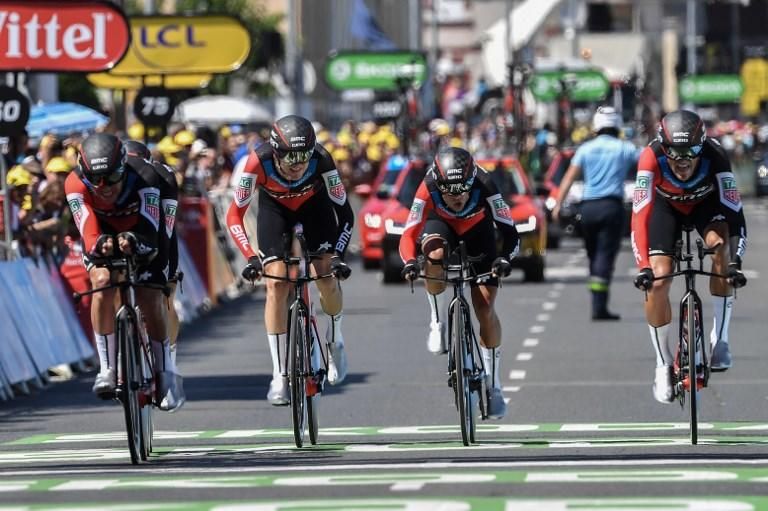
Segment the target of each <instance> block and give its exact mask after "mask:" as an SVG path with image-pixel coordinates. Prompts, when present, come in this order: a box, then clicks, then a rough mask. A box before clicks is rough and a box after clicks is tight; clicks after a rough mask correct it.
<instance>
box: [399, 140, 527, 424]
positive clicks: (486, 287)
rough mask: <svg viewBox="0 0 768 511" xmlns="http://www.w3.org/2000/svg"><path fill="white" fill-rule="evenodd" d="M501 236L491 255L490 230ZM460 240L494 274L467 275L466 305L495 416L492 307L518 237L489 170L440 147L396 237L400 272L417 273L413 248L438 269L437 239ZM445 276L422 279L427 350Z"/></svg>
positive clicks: (438, 334)
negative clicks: (474, 319)
mask: <svg viewBox="0 0 768 511" xmlns="http://www.w3.org/2000/svg"><path fill="white" fill-rule="evenodd" d="M497 231H498V232H499V233H500V235H501V238H502V240H503V248H502V252H501V255H499V256H498V257H497V246H496V233H497ZM462 240H463V241H464V243H465V245H466V247H467V254H468V255H469V256H475V257H477V256H480V255H483V256H484V258H483V260H482V261H481V262H479V263H476V264H475V266H474V268H475V270H476V271H477V273H486V272H489V271H492V272H493V273H494V274H495V275H496V276H494V277H492V278H489V279H487V280H484V281H482V282H477V281H473V282H472V283H471V287H472V306H473V308H474V310H475V315H476V316H477V319H478V322H479V323H480V344H481V348H480V349H481V351H482V354H483V362H484V364H485V367H486V370H487V371H488V374H487V375H486V380H487V386H488V388H489V389H491V390H490V393H489V396H488V397H489V399H488V416H489V417H490V418H492V419H501V418H502V417H504V415H505V414H506V408H507V405H506V403H505V402H504V396H503V395H502V393H501V376H500V374H501V372H500V371H501V369H500V362H501V323H500V322H499V317H498V316H497V315H496V311H495V309H494V302H495V301H496V294H497V291H498V285H499V282H498V277H506V276H508V275H509V273H510V272H511V271H512V267H511V264H510V262H509V261H510V260H511V259H512V258H514V257H515V256H516V255H517V252H518V250H519V245H520V237H519V235H518V233H517V228H515V223H514V221H513V220H512V216H511V214H510V210H509V205H507V203H506V201H505V200H504V198H503V197H502V196H501V193H499V190H498V188H497V187H496V184H495V183H494V182H493V181H492V180H491V177H490V176H489V175H488V173H487V172H486V171H485V170H483V169H482V168H480V167H478V166H477V165H476V164H475V161H474V158H472V155H471V154H469V152H467V151H466V150H464V149H460V148H456V147H449V148H444V149H441V150H440V151H439V152H438V153H437V155H436V156H435V160H434V162H433V163H432V165H431V166H430V168H429V170H428V171H427V175H426V177H425V178H424V181H422V183H421V184H420V185H419V188H418V190H417V191H416V196H415V198H414V200H413V205H412V206H411V212H410V214H409V216H408V221H407V222H406V225H405V230H404V231H403V235H402V237H401V238H400V257H401V258H402V260H403V262H404V263H405V266H404V267H403V277H405V278H406V279H408V280H413V279H415V278H416V277H417V275H418V271H419V268H418V263H417V259H416V257H417V255H418V254H419V252H420V253H422V254H424V255H425V256H426V267H425V273H426V274H427V275H428V276H430V277H435V278H440V277H442V276H443V266H442V264H443V255H444V244H445V242H447V244H448V250H452V249H454V248H456V246H457V245H458V243H459V241H462ZM445 287H446V284H445V283H444V282H439V281H434V280H428V281H427V283H426V288H427V298H428V300H429V305H430V309H431V322H430V334H429V337H428V340H427V348H428V349H429V351H431V352H432V353H436V354H439V353H444V352H445V346H446V343H445V325H446V324H447V322H446V321H445V319H444V318H443V317H442V316H441V315H442V314H446V313H447V312H446V311H447V306H446V299H447V296H446V293H445Z"/></svg>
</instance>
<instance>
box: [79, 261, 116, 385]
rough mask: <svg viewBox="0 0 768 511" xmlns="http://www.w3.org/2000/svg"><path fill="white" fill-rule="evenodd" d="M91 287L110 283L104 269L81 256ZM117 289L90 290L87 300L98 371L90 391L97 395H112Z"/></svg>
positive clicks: (108, 274) (114, 377)
mask: <svg viewBox="0 0 768 511" xmlns="http://www.w3.org/2000/svg"><path fill="white" fill-rule="evenodd" d="M83 260H84V263H85V266H86V268H87V269H88V277H89V278H90V280H91V287H92V289H96V288H99V287H104V286H107V285H109V283H110V272H109V270H108V269H107V268H99V267H95V266H93V265H92V264H90V262H89V261H88V260H87V258H85V257H84V258H83ZM116 297H117V291H116V290H114V289H110V290H107V291H101V292H98V293H94V294H93V296H92V300H91V323H92V324H93V337H94V341H95V343H96V351H97V353H98V355H99V373H98V375H97V376H96V381H95V382H94V385H93V392H94V393H95V394H97V395H99V396H103V397H111V396H112V395H114V392H115V386H116V384H117V341H116V339H115V313H116V309H115V300H116Z"/></svg>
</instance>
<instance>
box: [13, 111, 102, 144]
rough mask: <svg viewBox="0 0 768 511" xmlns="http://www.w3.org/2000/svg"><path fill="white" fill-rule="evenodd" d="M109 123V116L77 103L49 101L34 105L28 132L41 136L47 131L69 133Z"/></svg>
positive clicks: (59, 133) (89, 129)
mask: <svg viewBox="0 0 768 511" xmlns="http://www.w3.org/2000/svg"><path fill="white" fill-rule="evenodd" d="M107 123H109V117H107V116H105V115H102V114H100V113H99V112H97V111H96V110H93V109H92V108H88V107H87V106H83V105H79V104H77V103H48V104H44V105H36V106H33V107H32V111H31V112H30V115H29V122H28V123H27V133H28V134H29V136H30V137H32V138H39V137H42V136H43V135H45V134H46V133H52V134H54V135H69V134H70V133H76V132H83V131H92V130H95V129H96V128H100V127H102V126H105V125H106V124H107Z"/></svg>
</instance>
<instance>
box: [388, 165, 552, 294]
mask: <svg viewBox="0 0 768 511" xmlns="http://www.w3.org/2000/svg"><path fill="white" fill-rule="evenodd" d="M477 163H478V165H480V166H481V167H483V168H484V169H485V170H487V171H488V172H489V173H490V174H491V177H492V178H493V180H494V182H496V185H497V186H498V187H499V190H500V191H501V193H502V195H504V197H506V199H507V201H508V202H509V203H510V206H511V210H512V211H511V212H512V218H513V220H514V221H515V224H516V225H517V230H518V232H519V233H520V255H519V256H518V257H517V258H515V260H513V261H512V265H513V266H514V267H516V268H520V269H522V270H523V273H524V278H525V280H526V281H531V282H540V281H542V280H544V265H545V263H544V255H545V251H546V236H547V223H546V217H545V214H544V211H543V209H542V207H541V205H540V204H539V201H538V200H537V198H536V197H535V196H534V195H533V191H532V189H531V186H530V183H529V181H528V177H527V176H526V174H525V171H523V169H522V167H521V166H520V162H518V161H517V159H516V158H502V159H479V160H477ZM426 170H427V164H426V162H424V161H419V160H417V161H414V162H412V165H410V166H409V169H408V172H405V171H403V172H402V173H401V175H400V177H399V178H398V182H399V185H400V186H399V189H398V193H397V194H396V195H395V196H393V197H392V198H391V199H389V201H387V206H386V207H385V209H384V211H383V212H382V214H381V217H382V219H383V221H384V228H385V231H386V235H385V237H384V241H383V244H382V248H383V251H384V257H383V259H382V266H381V267H382V273H383V280H384V282H400V281H401V280H402V278H401V276H400V272H401V270H402V267H403V262H402V260H401V259H400V253H399V245H400V235H401V234H402V233H403V230H404V228H405V222H406V220H407V218H408V212H409V210H410V207H411V204H412V203H413V198H414V196H415V195H416V190H417V188H418V187H419V184H421V181H422V180H423V179H424V175H425V174H426Z"/></svg>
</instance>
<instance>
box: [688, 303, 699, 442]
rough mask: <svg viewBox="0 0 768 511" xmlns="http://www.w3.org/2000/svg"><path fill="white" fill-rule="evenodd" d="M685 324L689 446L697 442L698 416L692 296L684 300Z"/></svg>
mask: <svg viewBox="0 0 768 511" xmlns="http://www.w3.org/2000/svg"><path fill="white" fill-rule="evenodd" d="M685 309H686V310H685V312H686V314H685V322H686V325H687V328H688V390H689V394H690V396H689V397H690V405H689V406H690V409H691V444H693V445H696V444H697V443H698V441H699V416H698V404H699V403H698V397H699V396H698V388H699V385H698V381H697V379H698V378H697V373H696V347H697V345H698V344H699V339H698V336H697V335H696V328H697V325H696V321H695V310H696V308H695V302H694V298H693V294H690V293H689V294H688V296H687V297H686V299H685Z"/></svg>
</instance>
